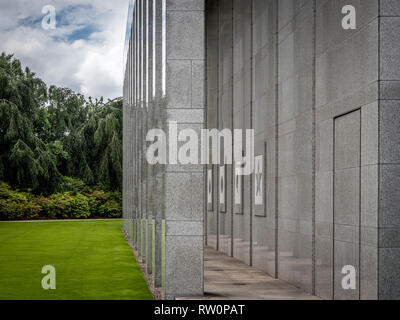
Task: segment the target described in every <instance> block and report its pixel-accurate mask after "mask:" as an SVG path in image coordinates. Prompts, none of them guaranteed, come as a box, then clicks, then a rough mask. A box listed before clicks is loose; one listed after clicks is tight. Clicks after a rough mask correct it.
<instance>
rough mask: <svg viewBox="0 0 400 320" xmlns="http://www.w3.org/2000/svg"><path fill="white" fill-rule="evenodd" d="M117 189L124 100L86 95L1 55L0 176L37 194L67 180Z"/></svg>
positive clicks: (60, 186)
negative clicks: (46, 80) (48, 81)
mask: <svg viewBox="0 0 400 320" xmlns="http://www.w3.org/2000/svg"><path fill="white" fill-rule="evenodd" d="M64 177H73V178H78V179H82V180H83V181H84V182H85V183H86V184H88V185H102V186H103V187H104V188H105V189H108V190H121V180H122V100H121V99H115V100H113V101H108V102H107V103H104V101H103V99H99V100H98V99H95V100H93V99H91V98H89V99H87V100H86V99H85V97H84V96H82V95H81V94H77V93H75V92H73V91H72V90H71V89H68V88H58V87H55V86H50V87H49V88H47V86H46V84H45V83H44V82H43V81H42V80H40V79H39V78H37V77H36V76H35V74H34V73H33V72H32V71H31V70H30V69H29V68H25V70H23V69H22V66H21V63H20V61H18V60H17V59H15V58H14V57H13V55H6V54H5V53H2V54H1V56H0V180H3V181H6V182H7V183H9V184H10V185H11V186H14V187H18V188H22V189H30V190H32V191H33V192H35V193H43V194H50V193H55V192H61V191H63V190H64V188H65V184H66V179H65V178H64Z"/></svg>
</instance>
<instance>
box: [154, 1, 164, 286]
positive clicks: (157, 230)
mask: <svg viewBox="0 0 400 320" xmlns="http://www.w3.org/2000/svg"><path fill="white" fill-rule="evenodd" d="M161 4H162V1H157V0H153V10H154V13H155V19H156V20H155V26H154V27H155V29H154V30H153V37H154V38H155V39H154V45H155V48H154V49H155V56H154V59H155V70H154V71H155V72H154V77H155V79H154V84H155V88H154V91H155V97H154V103H153V107H154V127H155V128H160V129H162V128H163V118H164V117H163V113H162V111H163V110H164V105H163V101H164V99H163V90H162V83H163V81H162V66H163V59H162V57H163V55H162V6H161ZM153 170H154V181H155V186H154V207H155V208H154V209H155V211H154V218H153V223H154V225H153V240H154V241H153V250H152V252H153V258H154V259H153V267H152V269H153V270H152V271H153V280H154V286H155V287H161V286H162V273H163V272H162V268H163V266H162V261H163V258H162V246H163V245H162V244H163V238H162V224H163V215H164V214H163V205H162V201H163V197H164V191H163V185H164V184H163V166H161V165H156V166H154V167H153Z"/></svg>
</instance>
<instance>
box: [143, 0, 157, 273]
mask: <svg viewBox="0 0 400 320" xmlns="http://www.w3.org/2000/svg"><path fill="white" fill-rule="evenodd" d="M147 5H148V8H147V19H148V21H147V27H146V28H147V29H146V38H147V52H148V54H147V55H148V60H147V68H146V70H147V96H146V100H147V130H151V129H153V115H154V103H153V102H154V101H153V0H148V2H147ZM147 132H148V131H146V133H145V137H144V138H145V139H146V134H147ZM144 145H145V146H146V142H144ZM154 185H155V183H154V176H153V167H152V166H150V165H147V198H146V200H147V229H146V234H147V236H146V266H147V272H148V273H149V274H152V273H153V270H152V267H153V261H152V259H153V252H152V250H153V243H152V240H153V228H152V226H153V217H154V205H153V195H154Z"/></svg>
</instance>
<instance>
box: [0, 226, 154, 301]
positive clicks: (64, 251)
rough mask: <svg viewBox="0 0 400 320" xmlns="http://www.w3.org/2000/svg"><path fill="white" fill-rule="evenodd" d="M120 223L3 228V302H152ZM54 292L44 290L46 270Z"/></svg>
mask: <svg viewBox="0 0 400 320" xmlns="http://www.w3.org/2000/svg"><path fill="white" fill-rule="evenodd" d="M121 225H122V222H121V221H84V222H81V221H76V222H27V223H0V300H8V299H16V300H21V299H35V300H52V299H60V300H65V299H72V300H86V299H87V300H93V299H99V300H104V299H113V300H148V299H153V296H152V295H151V292H150V290H149V288H148V286H147V283H146V281H145V280H144V277H143V275H142V273H141V271H140V268H139V265H138V264H137V262H136V260H135V257H134V255H133V253H132V251H131V249H130V247H129V245H128V243H127V242H126V241H125V239H124V237H123V235H122V232H121ZM45 265H52V266H54V267H55V269H56V290H44V289H43V288H42V285H41V283H42V278H43V277H44V276H45V274H42V273H41V271H42V267H43V266H45Z"/></svg>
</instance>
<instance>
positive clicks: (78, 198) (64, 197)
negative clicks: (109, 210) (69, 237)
mask: <svg viewBox="0 0 400 320" xmlns="http://www.w3.org/2000/svg"><path fill="white" fill-rule="evenodd" d="M46 212H47V213H49V212H51V215H52V216H54V217H56V218H59V219H86V218H89V216H90V210H89V200H88V198H87V197H86V196H84V195H83V194H80V193H78V194H76V195H75V196H73V195H71V193H69V192H65V193H57V194H54V195H52V196H51V197H50V203H49V204H48V206H47V207H46Z"/></svg>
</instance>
